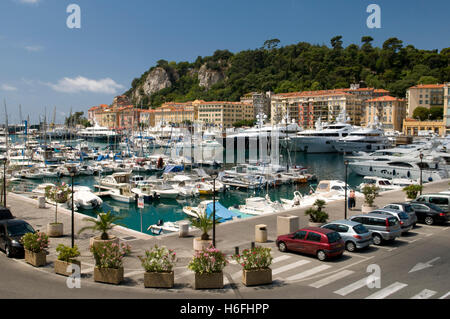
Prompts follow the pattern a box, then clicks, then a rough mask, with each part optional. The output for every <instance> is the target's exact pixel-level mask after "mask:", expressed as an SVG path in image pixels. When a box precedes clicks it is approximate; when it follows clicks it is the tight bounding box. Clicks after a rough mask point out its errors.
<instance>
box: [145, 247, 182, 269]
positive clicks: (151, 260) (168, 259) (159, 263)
mask: <svg viewBox="0 0 450 319" xmlns="http://www.w3.org/2000/svg"><path fill="white" fill-rule="evenodd" d="M138 258H139V260H140V261H141V264H142V267H143V268H144V269H145V271H146V272H171V271H172V269H173V266H174V265H175V261H176V254H175V252H174V251H173V250H172V249H168V248H167V247H164V246H163V247H158V245H155V247H154V248H153V249H152V250H146V251H145V256H144V257H142V256H138Z"/></svg>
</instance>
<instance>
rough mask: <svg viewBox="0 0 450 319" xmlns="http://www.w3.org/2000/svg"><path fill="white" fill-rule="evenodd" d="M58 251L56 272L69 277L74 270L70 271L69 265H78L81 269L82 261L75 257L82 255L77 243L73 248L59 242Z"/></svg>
mask: <svg viewBox="0 0 450 319" xmlns="http://www.w3.org/2000/svg"><path fill="white" fill-rule="evenodd" d="M56 252H57V253H58V259H56V260H55V263H54V265H55V273H57V274H59V275H63V276H67V277H68V276H71V275H72V271H71V270H70V271H69V270H68V269H69V266H74V265H76V266H78V268H79V269H80V270H81V262H80V261H78V260H76V259H75V258H77V257H78V256H80V251H79V250H78V247H77V246H76V245H75V246H74V247H73V248H72V247H70V246H66V245H63V244H59V245H58V247H56ZM72 269H73V268H72Z"/></svg>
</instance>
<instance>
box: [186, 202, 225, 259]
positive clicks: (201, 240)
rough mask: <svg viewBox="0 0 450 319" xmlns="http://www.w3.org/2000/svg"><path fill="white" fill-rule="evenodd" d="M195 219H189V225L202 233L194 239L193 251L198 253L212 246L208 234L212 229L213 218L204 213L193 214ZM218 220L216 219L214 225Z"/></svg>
mask: <svg viewBox="0 0 450 319" xmlns="http://www.w3.org/2000/svg"><path fill="white" fill-rule="evenodd" d="M194 213H195V215H196V217H191V216H190V217H189V219H190V221H191V225H192V226H193V227H197V228H198V229H200V230H201V231H202V235H201V236H200V237H195V238H194V250H195V251H200V250H203V249H205V248H208V247H209V246H211V245H212V239H210V238H209V234H208V232H209V231H210V230H211V229H212V228H213V224H214V223H213V218H212V214H210V215H209V216H208V214H207V213H206V211H205V212H204V213H199V212H194ZM219 220H220V218H216V224H217V223H218V222H219Z"/></svg>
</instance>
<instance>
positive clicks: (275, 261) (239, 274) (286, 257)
mask: <svg viewBox="0 0 450 319" xmlns="http://www.w3.org/2000/svg"><path fill="white" fill-rule="evenodd" d="M290 258H292V257H291V256H287V255H283V256H278V257H276V258H274V259H272V265H273V264H276V263H279V262H281V261H284V260H287V259H290ZM240 277H242V270H239V271H238V272H235V273H234V274H232V275H231V278H232V279H233V280H236V279H238V278H240Z"/></svg>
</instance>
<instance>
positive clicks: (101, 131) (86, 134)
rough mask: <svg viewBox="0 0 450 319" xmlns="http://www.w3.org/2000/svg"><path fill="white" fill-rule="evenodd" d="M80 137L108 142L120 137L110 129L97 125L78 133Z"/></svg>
mask: <svg viewBox="0 0 450 319" xmlns="http://www.w3.org/2000/svg"><path fill="white" fill-rule="evenodd" d="M78 136H80V137H81V138H87V139H94V140H107V139H112V138H115V137H118V136H119V135H118V134H117V133H116V132H114V131H112V130H110V129H108V128H107V127H103V126H100V125H98V123H95V124H94V126H92V127H87V128H85V129H83V130H80V131H79V132H78Z"/></svg>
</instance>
